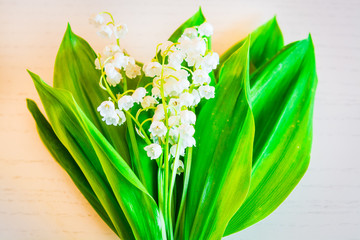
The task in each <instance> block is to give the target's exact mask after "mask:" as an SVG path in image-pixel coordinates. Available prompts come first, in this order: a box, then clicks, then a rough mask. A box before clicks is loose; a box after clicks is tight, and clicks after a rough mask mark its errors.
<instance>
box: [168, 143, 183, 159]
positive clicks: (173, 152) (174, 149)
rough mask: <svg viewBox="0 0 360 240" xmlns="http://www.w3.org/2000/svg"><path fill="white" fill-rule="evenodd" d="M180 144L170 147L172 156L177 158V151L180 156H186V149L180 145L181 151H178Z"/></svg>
mask: <svg viewBox="0 0 360 240" xmlns="http://www.w3.org/2000/svg"><path fill="white" fill-rule="evenodd" d="M177 146H178V144H174V145H172V146H171V147H170V154H171V155H172V156H173V157H175V156H176V150H177V151H178V155H179V156H184V155H185V148H183V147H182V146H181V144H180V147H179V149H177Z"/></svg>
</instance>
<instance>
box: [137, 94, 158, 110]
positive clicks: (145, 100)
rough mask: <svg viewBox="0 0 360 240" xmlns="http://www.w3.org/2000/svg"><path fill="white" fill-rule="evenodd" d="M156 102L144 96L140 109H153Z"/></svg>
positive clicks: (150, 97)
mask: <svg viewBox="0 0 360 240" xmlns="http://www.w3.org/2000/svg"><path fill="white" fill-rule="evenodd" d="M157 103H158V101H156V99H155V98H153V97H152V96H145V97H144V98H143V100H142V102H141V106H142V108H149V107H154V106H155V104H157Z"/></svg>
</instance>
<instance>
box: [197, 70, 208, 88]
mask: <svg viewBox="0 0 360 240" xmlns="http://www.w3.org/2000/svg"><path fill="white" fill-rule="evenodd" d="M210 81H211V79H210V76H209V74H208V73H207V72H206V71H204V70H202V69H196V70H195V71H194V73H193V84H200V85H203V84H205V83H206V84H209V83H210Z"/></svg>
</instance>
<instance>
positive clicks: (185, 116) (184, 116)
mask: <svg viewBox="0 0 360 240" xmlns="http://www.w3.org/2000/svg"><path fill="white" fill-rule="evenodd" d="M180 120H181V123H187V124H195V122H196V115H195V113H194V112H192V111H189V110H182V111H181V112H180Z"/></svg>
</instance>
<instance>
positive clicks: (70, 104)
mask: <svg viewBox="0 0 360 240" xmlns="http://www.w3.org/2000/svg"><path fill="white" fill-rule="evenodd" d="M30 74H31V76H32V78H33V80H34V84H35V87H36V89H37V90H38V93H39V95H40V98H41V100H42V102H43V105H44V107H45V111H46V113H47V116H48V117H49V120H50V122H51V124H52V126H53V129H54V131H55V133H56V135H57V136H58V137H59V139H60V140H61V142H62V143H63V144H64V146H65V147H66V148H67V149H68V150H69V152H70V153H71V154H72V155H73V157H74V158H75V160H76V161H77V163H78V165H79V167H80V168H81V170H82V172H83V173H84V175H85V176H86V178H87V179H88V181H89V183H90V185H91V187H92V188H93V190H94V192H95V193H96V194H97V197H98V198H99V200H100V201H101V202H102V205H103V206H104V208H105V209H106V208H108V209H106V210H107V212H108V214H109V216H110V218H114V219H113V222H116V223H117V224H124V223H126V220H125V221H124V218H123V216H125V219H127V222H128V223H129V225H130V227H131V229H132V233H133V234H134V236H135V238H136V239H146V236H149V235H151V236H152V239H163V236H164V226H163V219H162V216H161V215H160V213H159V211H158V208H157V205H156V203H155V201H154V200H153V199H152V198H151V196H150V195H149V194H148V192H147V191H146V189H145V187H144V186H143V185H142V184H141V182H140V181H139V179H138V178H137V177H136V175H135V174H134V173H133V171H132V170H131V169H130V167H129V166H128V165H127V164H126V162H125V161H124V160H123V159H122V158H121V156H120V155H119V154H118V153H117V152H116V150H115V149H114V148H113V147H112V146H111V144H109V143H108V142H107V140H106V139H105V138H104V137H103V135H102V134H101V133H100V132H99V131H98V130H97V129H96V127H95V126H94V125H93V124H92V123H91V122H90V120H89V119H88V118H87V117H86V116H85V114H84V113H83V112H82V110H81V109H80V108H79V106H78V105H77V103H76V102H75V101H74V99H73V98H72V96H71V94H70V93H69V92H68V91H66V90H63V89H55V88H51V87H50V86H48V85H46V84H45V83H44V82H43V81H42V80H41V79H40V78H39V77H38V76H37V75H35V74H33V73H30ZM79 146H80V148H79ZM84 152H86V154H89V155H88V156H84ZM89 160H90V161H89ZM91 162H92V163H98V164H99V165H100V167H101V169H103V172H104V176H105V178H102V179H101V178H99V177H98V176H97V175H95V174H94V172H95V171H94V167H93V166H91V165H90V163H91ZM106 179H107V181H108V183H109V185H110V187H111V188H110V189H111V190H112V193H113V194H114V195H115V197H116V200H117V203H116V202H114V201H112V202H109V200H108V198H109V197H110V196H111V195H112V193H109V192H104V189H103V186H104V185H105V186H106V184H105V183H104V182H106ZM119 205H120V207H121V210H122V211H121V210H119V209H113V208H116V207H117V206H119ZM121 213H122V214H121ZM117 230H118V231H119V232H120V233H121V234H120V235H121V238H123V239H131V238H133V237H132V236H131V234H132V233H131V231H129V230H128V229H125V230H124V229H122V226H119V229H117ZM127 235H130V236H127Z"/></svg>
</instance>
